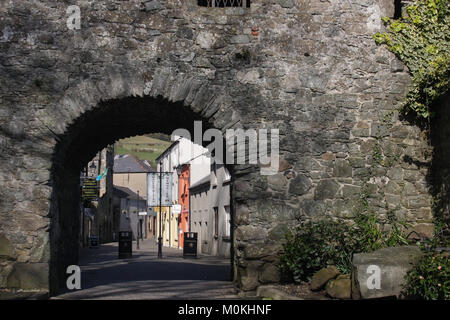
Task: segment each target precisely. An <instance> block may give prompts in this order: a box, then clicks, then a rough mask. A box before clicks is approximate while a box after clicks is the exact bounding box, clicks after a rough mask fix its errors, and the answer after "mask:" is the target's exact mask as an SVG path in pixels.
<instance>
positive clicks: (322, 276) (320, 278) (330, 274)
mask: <svg viewBox="0 0 450 320" xmlns="http://www.w3.org/2000/svg"><path fill="white" fill-rule="evenodd" d="M339 274H340V273H339V270H338V269H337V268H336V267H335V266H330V267H328V268H324V269H321V270H319V271H317V272H316V273H315V274H314V275H313V276H312V278H311V284H310V287H311V290H313V291H317V290H320V289H322V288H323V287H324V286H325V285H326V283H327V282H328V281H329V280H331V279H334V278H336V277H337V276H338V275H339Z"/></svg>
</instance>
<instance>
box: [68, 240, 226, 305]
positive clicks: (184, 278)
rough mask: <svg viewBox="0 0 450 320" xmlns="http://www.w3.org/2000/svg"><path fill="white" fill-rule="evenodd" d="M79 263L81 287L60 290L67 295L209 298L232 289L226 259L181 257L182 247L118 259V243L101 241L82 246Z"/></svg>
mask: <svg viewBox="0 0 450 320" xmlns="http://www.w3.org/2000/svg"><path fill="white" fill-rule="evenodd" d="M80 267H81V270H82V271H81V288H82V290H78V291H68V290H64V291H63V292H60V294H65V293H68V295H67V298H69V299H80V298H81V299H102V298H110V299H114V297H117V298H120V299H139V297H140V296H142V297H144V298H145V297H154V298H157V299H208V297H214V296H220V295H223V293H224V292H226V293H227V294H232V291H233V289H232V288H233V286H232V283H231V265H230V262H229V260H226V259H223V258H219V257H211V256H201V257H200V258H199V259H183V258H182V252H181V251H179V250H176V249H171V248H163V259H158V258H157V252H156V250H155V248H154V247H150V249H149V248H148V247H147V248H146V249H143V250H141V251H139V250H134V251H133V257H132V258H130V259H118V248H117V244H107V245H102V246H100V247H99V248H98V249H85V250H84V251H83V252H82V253H81V259H80ZM62 298H66V297H62Z"/></svg>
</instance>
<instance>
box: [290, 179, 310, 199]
mask: <svg viewBox="0 0 450 320" xmlns="http://www.w3.org/2000/svg"><path fill="white" fill-rule="evenodd" d="M309 189H311V180H310V179H309V178H308V177H307V176H305V175H304V174H299V175H297V177H295V178H294V179H293V180H292V181H291V182H290V184H289V193H290V194H295V195H298V196H301V195H303V194H305V193H307V192H308V190H309Z"/></svg>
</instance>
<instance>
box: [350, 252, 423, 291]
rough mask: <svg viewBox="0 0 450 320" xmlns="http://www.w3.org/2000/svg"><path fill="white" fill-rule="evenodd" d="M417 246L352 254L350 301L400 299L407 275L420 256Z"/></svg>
mask: <svg viewBox="0 0 450 320" xmlns="http://www.w3.org/2000/svg"><path fill="white" fill-rule="evenodd" d="M422 254H423V253H422V252H421V250H420V249H419V248H418V247H416V246H402V247H393V248H383V249H379V250H377V251H374V252H371V253H357V254H354V255H353V272H352V298H353V299H371V298H385V297H394V296H395V297H400V293H401V290H402V284H403V283H404V277H405V275H406V273H407V272H408V271H409V270H410V269H411V267H412V264H413V263H414V262H415V261H417V260H418V259H419V258H420V257H421V256H422Z"/></svg>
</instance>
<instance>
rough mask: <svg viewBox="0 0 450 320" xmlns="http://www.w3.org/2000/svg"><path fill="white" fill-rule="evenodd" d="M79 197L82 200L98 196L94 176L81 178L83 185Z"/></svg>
mask: <svg viewBox="0 0 450 320" xmlns="http://www.w3.org/2000/svg"><path fill="white" fill-rule="evenodd" d="M81 197H82V198H83V200H95V199H97V198H98V197H99V188H98V183H97V180H95V178H85V179H83V185H82V186H81Z"/></svg>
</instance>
